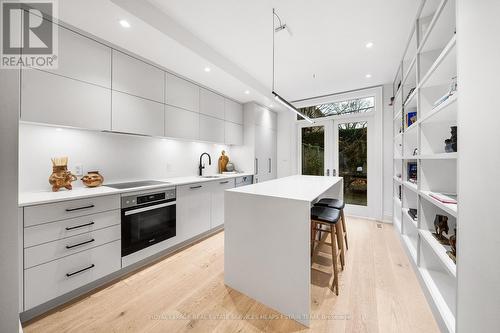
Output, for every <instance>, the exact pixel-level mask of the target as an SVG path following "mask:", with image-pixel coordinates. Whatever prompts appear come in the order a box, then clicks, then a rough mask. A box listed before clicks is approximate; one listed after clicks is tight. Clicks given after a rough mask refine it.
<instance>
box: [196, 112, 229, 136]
mask: <svg viewBox="0 0 500 333" xmlns="http://www.w3.org/2000/svg"><path fill="white" fill-rule="evenodd" d="M224 131H225V123H224V120H221V119H217V118H214V117H210V116H205V115H203V114H200V140H202V141H208V142H224V136H225V135H224Z"/></svg>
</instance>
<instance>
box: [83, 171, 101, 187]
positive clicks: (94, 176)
mask: <svg viewBox="0 0 500 333" xmlns="http://www.w3.org/2000/svg"><path fill="white" fill-rule="evenodd" d="M82 182H83V184H84V185H85V186H87V187H97V186H101V185H102V183H104V177H103V176H102V175H101V174H100V173H99V171H89V172H88V173H87V174H86V175H85V176H83V177H82Z"/></svg>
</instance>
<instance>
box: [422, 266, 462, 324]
mask: <svg viewBox="0 0 500 333" xmlns="http://www.w3.org/2000/svg"><path fill="white" fill-rule="evenodd" d="M419 272H420V276H421V277H422V280H423V281H424V283H425V285H426V286H427V289H428V290H429V293H430V294H431V297H432V299H433V300H434V303H435V304H436V307H437V309H438V311H439V313H440V314H441V316H442V318H443V320H444V322H445V324H446V326H447V327H448V330H449V331H450V332H455V316H454V314H453V312H452V311H451V310H450V307H449V306H448V303H446V300H445V297H455V295H456V292H457V291H456V288H455V286H454V285H451V286H450V285H447V279H448V275H447V274H445V273H440V272H438V271H431V270H428V269H426V268H419ZM438 285H439V286H440V287H441V288H440V287H438ZM443 286H447V287H444V288H443Z"/></svg>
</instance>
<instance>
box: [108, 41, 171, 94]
mask: <svg viewBox="0 0 500 333" xmlns="http://www.w3.org/2000/svg"><path fill="white" fill-rule="evenodd" d="M112 82H113V90H117V91H121V92H125V93H128V94H131V95H135V96H139V97H143V98H147V99H150V100H153V101H157V102H160V103H164V101H165V99H164V93H165V72H164V71H162V70H161V69H159V68H157V67H154V66H152V65H150V64H147V63H145V62H143V61H141V60H138V59H135V58H132V57H130V56H128V55H126V54H124V53H121V52H119V51H115V50H113V75H112Z"/></svg>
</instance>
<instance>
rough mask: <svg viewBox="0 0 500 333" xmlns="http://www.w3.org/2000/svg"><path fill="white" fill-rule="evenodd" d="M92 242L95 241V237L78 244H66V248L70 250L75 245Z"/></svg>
mask: <svg viewBox="0 0 500 333" xmlns="http://www.w3.org/2000/svg"><path fill="white" fill-rule="evenodd" d="M92 242H95V239H94V238H92V239H89V240H88V241H85V242H81V243H78V244H73V245H66V248H67V249H68V250H69V249H72V248H74V247H77V246H82V245H85V244H89V243H92Z"/></svg>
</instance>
